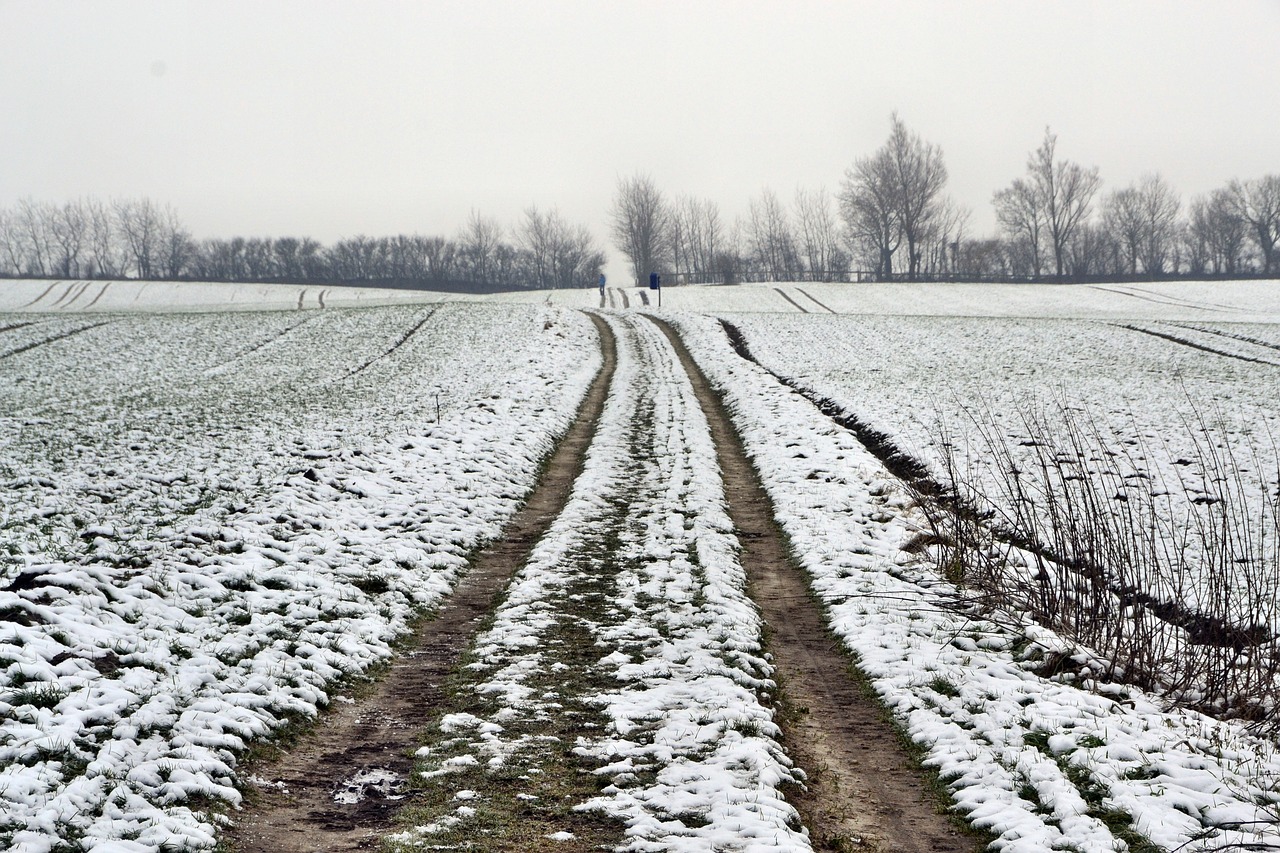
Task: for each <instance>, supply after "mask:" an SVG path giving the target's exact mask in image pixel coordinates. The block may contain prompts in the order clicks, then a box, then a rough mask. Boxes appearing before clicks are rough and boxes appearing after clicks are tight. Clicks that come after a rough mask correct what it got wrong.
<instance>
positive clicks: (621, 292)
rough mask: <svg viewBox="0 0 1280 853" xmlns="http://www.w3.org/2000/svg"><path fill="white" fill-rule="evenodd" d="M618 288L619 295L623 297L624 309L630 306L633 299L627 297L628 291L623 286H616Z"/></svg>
mask: <svg viewBox="0 0 1280 853" xmlns="http://www.w3.org/2000/svg"><path fill="white" fill-rule="evenodd" d="M616 290H617V291H618V295H619V296H621V297H622V307H623V308H624V309H625V308H630V307H631V300H630V299H628V298H627V292H626V291H625V290H623V289H621V288H616Z"/></svg>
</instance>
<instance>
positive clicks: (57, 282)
mask: <svg viewBox="0 0 1280 853" xmlns="http://www.w3.org/2000/svg"><path fill="white" fill-rule="evenodd" d="M60 284H62V282H61V281H55V282H54V283H53V284H51V285H49V286H48V287H46V288H45V289H44V292H43V293H41V294H40V295H39V296H37V297H36V298H35V299H32V300H31V301H30V302H28V303H27V304H26V305H23V306H22V307H23V308H30V307H31V306H32V305H35V304H36V303H37V302H39V301H40V300H41V299H44V298H45V297H46V296H48V295H49V292H50V291H52V290H53V289H54V288H55V287H57V286H58V285H60Z"/></svg>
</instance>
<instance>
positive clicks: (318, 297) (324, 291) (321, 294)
mask: <svg viewBox="0 0 1280 853" xmlns="http://www.w3.org/2000/svg"><path fill="white" fill-rule="evenodd" d="M328 292H329V291H327V290H322V291H320V295H319V296H317V297H316V301H317V302H319V303H320V307H321V308H323V307H324V295H325V294H326V293H328Z"/></svg>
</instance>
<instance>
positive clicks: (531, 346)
mask: <svg viewBox="0 0 1280 853" xmlns="http://www.w3.org/2000/svg"><path fill="white" fill-rule="evenodd" d="M441 310H442V311H445V312H448V313H449V314H450V316H451V317H452V322H450V323H448V324H444V325H443V326H442V327H439V328H432V329H431V333H430V334H429V335H428V334H419V335H417V336H415V337H414V338H413V339H412V340H410V341H409V342H407V343H406V344H405V346H404V347H402V349H401V351H400V352H399V353H398V354H397V356H396V358H395V359H394V360H391V361H389V362H387V363H384V364H382V365H378V366H375V367H374V368H372V369H370V370H368V371H366V372H365V373H364V374H362V375H361V376H359V377H357V378H356V379H354V380H347V381H343V380H341V379H340V378H339V377H341V376H343V374H344V373H345V372H346V371H347V370H348V369H349V368H350V366H351V365H352V364H358V363H360V361H362V360H363V359H364V358H366V357H367V356H368V354H370V353H371V352H374V351H380V350H382V349H385V348H386V347H387V346H388V345H389V344H390V343H391V342H392V341H394V340H395V339H396V338H398V337H401V336H402V335H403V333H404V330H405V329H406V328H407V327H408V326H410V325H412V324H413V322H414V321H415V320H416V319H417V317H419V316H420V314H421V312H420V311H417V310H412V309H404V308H387V309H374V310H371V311H364V310H361V311H329V312H324V313H323V314H321V315H320V316H318V317H317V318H316V320H315V322H314V323H313V325H312V327H311V328H310V329H309V330H306V333H305V334H304V333H303V331H302V330H300V331H299V332H295V333H294V335H292V336H290V338H288V339H286V341H284V342H282V344H281V346H284V347H287V348H288V350H289V352H288V353H287V354H286V355H285V357H281V358H279V359H274V360H266V359H251V360H249V361H247V362H244V363H242V364H241V365H240V366H239V368H238V369H237V370H236V371H234V372H230V373H228V374H227V375H225V376H218V377H204V376H203V375H202V368H203V367H205V366H206V365H207V364H209V363H217V362H219V361H223V360H225V359H226V357H227V356H228V355H230V354H233V353H234V352H236V351H237V350H239V349H242V348H243V346H244V343H243V342H244V341H245V340H253V339H254V336H255V334H261V331H260V330H261V328H262V327H263V325H264V324H266V325H268V327H269V328H279V327H281V326H284V325H286V324H287V323H290V322H294V321H296V319H297V318H290V317H288V315H286V314H281V315H279V317H278V318H274V317H271V316H263V315H251V314H201V315H193V316H181V317H179V316H172V315H167V316H147V317H134V318H121V319H119V320H117V321H114V322H115V324H116V325H115V326H114V327H113V334H111V335H100V336H94V337H93V338H92V339H91V338H90V337H89V336H83V337H82V339H81V340H78V341H76V342H74V343H72V344H70V345H67V346H56V347H49V348H46V351H42V352H40V357H39V358H14V359H9V360H8V361H6V362H4V363H3V373H4V380H5V381H0V445H2V446H4V448H5V452H4V454H0V487H2V488H3V490H4V508H3V512H2V513H0V515H3V519H2V521H0V614H3V615H2V616H0V621H2V622H3V623H4V630H3V631H0V814H2V815H3V820H0V848H4V849H20V850H31V851H47V850H51V849H59V848H60V847H66V848H71V847H75V848H76V849H80V848H84V849H89V848H95V849H106V848H107V847H112V849H120V850H125V849H128V850H135V849H137V850H142V849H151V850H154V849H161V848H166V849H190V850H197V849H209V848H212V847H213V846H214V845H215V843H216V838H215V815H214V814H212V812H216V811H218V810H219V809H225V808H229V807H231V806H233V805H234V804H236V803H238V802H240V798H241V790H242V789H243V788H242V786H245V785H246V784H247V782H248V779H247V778H246V776H245V775H244V774H245V769H244V767H243V764H242V762H243V760H244V758H245V756H246V751H247V750H248V749H249V747H250V745H251V744H255V743H257V744H260V743H261V742H262V741H263V740H264V739H270V738H272V737H273V736H274V737H281V738H285V737H286V735H288V734H289V733H290V731H291V730H293V731H296V728H297V727H296V725H295V724H296V723H297V722H298V721H303V720H306V719H309V718H313V717H315V716H316V715H317V714H318V712H319V709H321V708H323V707H326V706H339V707H342V706H344V705H345V703H346V701H347V700H346V699H345V698H344V697H343V695H342V694H343V693H344V692H345V691H348V690H359V689H360V688H359V687H358V686H356V685H357V684H358V683H359V682H360V681H361V675H362V674H363V673H367V672H368V671H370V670H371V669H376V667H377V665H378V663H379V662H380V661H385V660H388V659H389V658H391V657H392V650H393V644H394V643H395V642H396V640H397V638H400V637H404V636H406V635H407V634H408V633H409V629H410V627H411V625H412V622H413V620H414V619H415V617H416V616H418V615H419V614H421V613H422V611H423V610H424V609H425V608H429V607H432V606H435V605H437V604H439V603H440V602H441V601H442V600H443V599H444V598H445V597H446V596H447V595H448V593H449V592H450V590H452V589H453V588H454V586H455V584H456V582H457V581H458V579H459V578H460V577H461V576H462V575H463V574H465V571H466V568H467V564H468V558H469V556H470V555H471V554H472V553H473V552H474V551H475V550H476V549H478V548H479V547H480V546H481V545H482V543H483V542H484V541H486V540H490V539H492V538H494V537H496V536H498V535H499V534H500V533H501V530H502V525H503V522H504V521H506V520H507V519H509V518H510V517H511V516H512V515H513V514H514V513H515V511H516V510H517V508H518V505H519V503H520V501H521V500H522V499H523V496H524V494H525V490H526V489H527V488H529V487H530V486H531V485H532V484H533V482H534V481H535V480H536V474H537V471H538V468H539V461H540V460H541V459H543V458H544V457H545V455H546V454H547V452H548V451H549V450H550V449H551V445H552V439H553V437H554V436H555V435H558V434H562V433H563V431H564V430H565V429H566V428H567V427H568V425H569V423H570V422H571V421H572V413H573V411H574V410H575V409H576V408H577V405H578V403H579V402H580V401H581V399H582V395H583V393H584V392H585V390H586V387H587V385H588V384H589V381H590V378H591V375H592V374H593V373H594V371H595V367H596V365H598V364H599V362H598V348H597V346H596V342H595V336H594V335H593V334H592V332H591V330H590V324H589V322H588V321H587V320H586V319H585V318H583V317H581V316H580V315H578V314H576V313H574V312H567V311H563V310H561V309H558V308H555V307H544V306H530V307H527V308H526V307H519V306H517V307H512V306H494V307H487V306H457V305H446V306H444V307H442V309H441ZM317 313H319V312H317ZM54 322H58V321H54ZM61 323H62V324H63V325H66V324H65V321H61ZM26 331H30V330H23V331H20V332H17V333H16V334H18V335H22V334H23V333H24V332H26ZM40 334H41V335H42V336H44V335H47V334H49V331H48V330H47V329H43V328H42V329H41V332H40ZM495 340H501V341H503V344H504V345H503V346H501V347H493V346H488V347H484V346H481V345H480V344H481V343H482V342H492V341H495ZM353 351H354V352H353ZM9 379H12V380H13V381H8V380H9ZM334 382H341V384H342V393H341V394H335V393H334V391H333V387H332V386H333V383H334ZM424 388H439V389H440V396H441V400H442V403H443V413H442V415H441V413H440V412H438V410H437V409H436V408H435V406H434V405H433V402H432V400H431V397H430V395H426V394H424V393H423V389H424ZM54 389H56V390H58V391H60V392H61V393H62V394H63V395H64V396H65V401H64V402H61V403H58V402H51V400H50V396H51V395H50V391H51V390H54ZM353 682H354V683H353ZM412 693H413V691H409V695H412ZM95 845H96V846H97V847H95ZM320 846H321V847H323V845H320Z"/></svg>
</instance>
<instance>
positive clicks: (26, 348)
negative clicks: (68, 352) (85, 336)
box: [0, 320, 110, 359]
mask: <svg viewBox="0 0 1280 853" xmlns="http://www.w3.org/2000/svg"><path fill="white" fill-rule="evenodd" d="M109 322H110V321H109V320H107V321H103V322H101V323H90V324H89V325H87V326H81V327H79V328H77V329H70V330H68V331H65V332H60V333H59V334H56V335H53V336H52V337H48V338H44V339H43V340H39V341H33V342H31V343H29V344H23V345H22V346H20V347H17V348H15V349H11V350H9V351H8V352H3V353H0V359H6V358H11V357H13V356H15V355H20V354H22V353H24V352H29V351H30V350H33V349H35V348H36V347H42V346H44V345H46V344H52V343H56V342H57V341H61V340H65V339H66V338H69V337H71V336H72V335H78V334H80V333H81V332H87V331H89V330H91V329H96V328H98V327H99V326H105V325H107V323H109Z"/></svg>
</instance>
